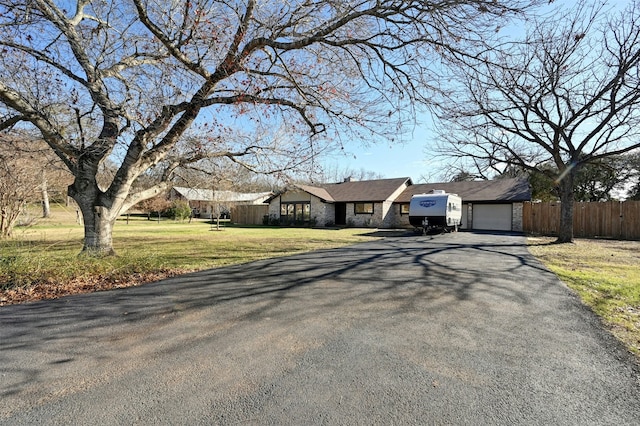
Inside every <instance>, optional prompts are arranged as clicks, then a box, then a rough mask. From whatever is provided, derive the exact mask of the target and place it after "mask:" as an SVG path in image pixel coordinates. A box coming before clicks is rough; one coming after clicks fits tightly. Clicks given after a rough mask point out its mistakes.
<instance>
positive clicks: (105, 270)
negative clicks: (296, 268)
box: [0, 207, 376, 304]
mask: <svg viewBox="0 0 640 426" xmlns="http://www.w3.org/2000/svg"><path fill="white" fill-rule="evenodd" d="M371 231H372V230H367V229H340V230H332V229H326V230H324V229H322V230H321V229H310V228H273V227H262V226H256V227H237V226H224V227H222V228H221V230H216V227H215V226H214V227H212V226H211V225H210V224H209V223H208V222H206V221H204V220H193V221H192V222H191V223H188V222H187V221H185V222H176V221H172V220H166V219H164V220H162V221H160V222H158V221H156V220H151V221H150V220H147V219H146V218H143V217H131V218H130V220H129V221H128V222H127V220H126V219H125V218H124V217H123V218H122V219H120V220H118V222H117V223H116V226H115V228H114V235H113V238H114V248H115V250H116V253H117V256H116V257H110V258H102V259H95V258H90V257H85V256H79V253H80V251H81V249H82V238H83V229H82V226H81V225H79V224H77V223H76V222H75V210H69V209H64V208H62V207H58V208H57V209H55V211H54V213H53V215H52V218H51V219H46V220H45V219H39V220H38V221H37V222H36V223H35V224H33V225H31V226H28V227H18V228H16V230H15V232H14V237H13V238H12V239H11V240H7V241H0V290H1V291H2V292H3V295H0V304H8V303H15V302H20V301H25V300H37V299H40V298H45V297H57V296H59V295H63V294H69V293H75V292H84V291H90V290H91V289H92V288H98V289H102V288H111V287H113V286H127V285H131V284H132V285H137V284H139V283H142V282H147V281H153V280H156V279H160V278H163V277H166V276H171V275H176V274H179V273H184V272H190V271H195V270H202V269H207V268H213V267H218V266H223V265H230V264H237V263H243V262H250V261H253V260H258V259H265V258H270V257H276V256H285V255H289V254H294V253H300V252H305V251H311V250H318V249H324V248H332V247H340V246H344V245H348V244H354V243H357V242H361V241H369V240H371V239H373V238H376V237H374V236H371V235H370V233H371Z"/></svg>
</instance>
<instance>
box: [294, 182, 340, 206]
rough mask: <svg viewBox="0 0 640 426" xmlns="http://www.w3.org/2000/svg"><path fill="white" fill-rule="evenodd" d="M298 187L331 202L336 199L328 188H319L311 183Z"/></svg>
mask: <svg viewBox="0 0 640 426" xmlns="http://www.w3.org/2000/svg"><path fill="white" fill-rule="evenodd" d="M296 187H297V188H300V189H302V190H303V191H306V192H308V193H309V194H311V195H315V196H316V197H318V198H320V199H321V200H322V201H329V202H334V201H335V200H334V199H333V197H332V196H331V194H329V193H328V192H327V190H326V189H324V188H319V187H317V186H310V185H296Z"/></svg>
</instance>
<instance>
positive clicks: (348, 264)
mask: <svg viewBox="0 0 640 426" xmlns="http://www.w3.org/2000/svg"><path fill="white" fill-rule="evenodd" d="M568 294H570V292H569V291H568V290H567V289H566V288H565V287H563V286H562V285H559V282H558V280H557V278H556V277H555V276H554V275H553V274H552V273H550V272H549V271H548V270H546V269H545V268H544V267H543V266H542V265H541V264H540V263H539V262H537V261H536V260H535V258H533V257H532V256H531V255H530V254H529V252H528V250H527V248H526V244H525V239H524V237H523V236H520V235H510V234H482V233H470V232H464V233H454V234H444V235H439V236H416V235H398V236H392V237H387V238H384V239H382V240H379V241H375V242H368V243H363V244H357V245H354V246H349V247H343V248H339V249H332V250H322V251H316V252H311V253H305V254H299V255H294V256H289V257H283V258H274V259H268V260H263V261H257V262H252V263H247V264H243V265H235V266H230V267H223V268H218V269H212V270H207V271H202V272H197V273H192V274H187V275H183V276H179V277H174V278H170V279H167V280H163V281H160V282H157V283H153V284H147V285H144V286H141V287H132V288H125V289H118V290H112V291H106V292H99V293H92V294H83V295H76V296H70V297H66V298H63V299H59V300H53V301H42V302H36V303H30V304H24V305H12V306H7V307H4V308H2V309H0V324H2V328H1V329H0V342H1V346H0V374H1V375H2V377H3V383H2V384H1V385H0V399H2V400H3V401H4V402H2V403H0V418H2V416H1V415H2V413H3V410H4V411H6V412H13V411H14V410H16V409H19V408H20V404H21V400H22V399H21V398H22V396H23V395H24V394H28V393H39V394H41V396H40V398H41V399H43V400H46V399H47V398H53V396H52V395H55V394H56V392H61V391H60V389H59V387H60V386H66V388H65V392H70V390H69V389H68V387H69V385H68V384H64V385H61V384H60V380H62V379H61V378H65V377H77V376H78V374H79V373H78V372H77V367H74V365H75V364H76V363H78V362H80V361H82V364H83V365H87V364H89V365H91V364H92V363H93V364H94V365H100V366H101V368H102V369H103V370H104V371H108V370H110V369H113V370H117V369H122V368H125V367H123V366H122V365H123V364H124V362H123V361H124V360H126V361H127V363H129V362H132V363H133V364H135V363H136V362H137V363H138V364H137V366H138V367H140V364H141V363H144V362H148V360H149V359H155V358H156V357H158V356H162V357H171V356H179V355H176V354H181V353H182V352H183V351H185V349H188V348H193V347H196V346H206V347H207V348H209V347H219V348H220V350H221V351H222V350H227V351H231V352H233V351H235V350H237V348H238V347H239V346H240V345H241V344H242V342H240V341H237V340H235V341H233V340H232V341H227V340H225V339H224V338H225V336H235V337H234V338H235V339H242V338H244V337H238V336H248V333H247V332H245V331H244V329H257V330H259V332H260V333H264V335H265V343H264V344H265V345H268V344H269V339H271V340H277V338H280V339H281V340H286V339H288V338H289V337H290V335H291V334H295V333H296V331H295V329H296V328H298V329H305V330H307V331H309V330H311V331H312V332H311V331H309V332H308V333H307V335H305V336H304V339H303V340H304V341H305V342H306V344H307V345H313V344H315V343H313V339H314V337H313V336H311V335H312V334H313V333H316V334H317V339H318V340H321V339H322V336H323V335H326V334H328V333H330V331H329V330H330V329H340V328H341V327H345V324H347V323H349V324H356V325H357V327H360V328H362V329H363V330H364V329H366V330H367V332H369V333H371V334H372V335H376V334H379V333H384V334H386V335H389V334H391V335H394V334H396V335H398V336H399V335H400V334H401V333H406V334H407V336H409V337H404V338H410V336H411V335H422V337H421V339H423V341H424V342H427V341H429V339H435V338H436V336H435V335H434V336H431V335H429V334H428V332H427V331H425V327H439V328H441V329H446V330H450V331H448V332H449V333H450V335H451V336H452V338H454V337H456V338H460V339H462V338H463V337H464V334H465V333H476V332H477V333H479V335H480V333H485V334H487V335H489V334H491V333H493V335H494V336H497V337H492V338H488V342H487V343H486V344H488V345H489V344H492V343H490V342H489V340H491V339H494V340H496V341H500V340H507V339H511V338H512V336H517V335H518V334H523V333H524V334H526V333H537V334H541V335H543V336H545V338H547V339H558V340H566V339H567V338H566V336H567V335H571V333H574V330H572V329H571V328H572V327H574V326H575V324H576V315H581V318H580V319H579V321H580V322H581V323H584V324H587V325H591V326H594V327H595V322H594V321H595V320H594V319H593V316H589V315H588V314H585V313H584V312H583V311H580V310H578V311H577V310H576V309H575V308H576V305H577V301H576V299H575V298H574V297H567V295H568ZM538 322H539V324H538ZM269 324H279V325H280V326H281V328H280V329H279V330H278V331H272V330H271V329H270V326H269ZM460 324H462V325H463V326H464V327H467V329H466V330H463V331H460V330H457V329H456V327H458V325H460ZM565 324H566V325H565ZM283 325H288V326H289V327H290V329H291V330H293V331H285V329H284V328H282V326H283ZM377 327H379V328H377ZM239 328H243V331H242V332H237V333H236V330H237V329H239ZM547 328H548V329H549V330H550V331H549V333H551V332H556V331H558V330H560V332H561V334H560V337H554V335H551V334H547V331H546V329H547ZM382 330H385V331H382ZM300 333H302V332H300ZM581 333H582V334H584V333H583V332H582V331H581ZM287 336H288V337H287ZM310 336H311V337H310ZM298 337H299V336H298ZM392 337H393V336H392ZM247 338H248V337H247ZM252 338H253V337H252ZM398 339H399V337H398ZM316 343H317V342H316ZM424 344H426V343H424ZM462 344H463V346H464V345H468V344H471V341H469V340H468V339H467V341H466V342H462ZM474 344H477V343H474ZM511 344H512V345H515V346H516V347H517V345H521V346H522V348H521V350H522V351H523V352H527V351H528V352H531V353H533V352H534V351H536V350H539V349H536V345H538V343H536V342H534V341H533V340H531V342H529V341H527V340H524V341H523V342H521V343H513V342H512V343H511ZM236 345H237V346H236ZM294 346H295V345H294ZM543 349H544V348H543ZM243 350H249V349H243ZM263 350H265V349H264V346H263ZM547 355H548V354H546V353H545V354H544V356H547ZM255 356H256V357H259V354H255ZM407 356H409V355H407ZM411 356H415V354H414V355H411ZM539 356H540V357H542V356H543V354H542V353H540V354H539ZM126 368H128V369H135V368H137V367H135V366H128V367H126ZM126 368H125V369H126ZM86 374H88V375H89V376H88V377H85V378H83V380H85V381H86V382H91V380H94V381H96V382H97V381H99V380H103V381H104V380H107V379H105V378H104V374H103V376H99V375H98V374H96V376H95V377H93V376H91V373H86ZM105 374H106V373H105ZM120 374H126V371H123V372H121V373H120ZM77 386H81V384H78V385H77ZM10 405H11V407H9V406H10Z"/></svg>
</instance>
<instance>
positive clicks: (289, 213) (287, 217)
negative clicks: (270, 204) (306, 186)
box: [280, 201, 311, 223]
mask: <svg viewBox="0 0 640 426" xmlns="http://www.w3.org/2000/svg"><path fill="white" fill-rule="evenodd" d="M310 219H311V203H309V202H308V201H307V202H304V201H303V202H298V203H282V204H280V221H281V222H283V223H304V222H309V220H310Z"/></svg>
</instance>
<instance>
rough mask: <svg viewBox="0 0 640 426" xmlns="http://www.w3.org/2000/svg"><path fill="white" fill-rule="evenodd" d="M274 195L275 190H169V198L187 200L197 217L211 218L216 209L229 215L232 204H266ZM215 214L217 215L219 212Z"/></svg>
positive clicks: (181, 188) (174, 188) (214, 214)
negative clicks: (248, 191)
mask: <svg viewBox="0 0 640 426" xmlns="http://www.w3.org/2000/svg"><path fill="white" fill-rule="evenodd" d="M272 195H273V192H253V193H243V192H234V191H214V190H212V189H197V188H184V187H180V186H174V187H173V188H172V189H171V191H170V192H169V199H170V200H184V201H187V202H188V203H189V207H191V209H192V210H193V213H194V215H195V217H202V218H206V219H210V218H211V216H212V213H213V212H214V210H215V209H220V210H221V212H223V214H224V215H225V216H227V217H228V215H229V213H230V211H231V206H235V205H248V204H249V205H250V204H254V205H260V204H264V203H265V202H266V200H268V199H269V197H271V196H272ZM213 216H214V217H216V216H217V212H216V213H213Z"/></svg>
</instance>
